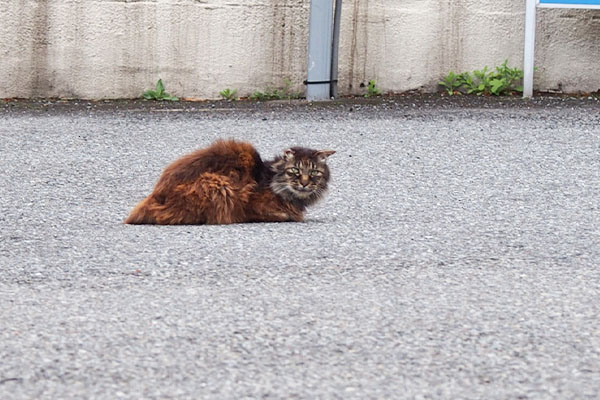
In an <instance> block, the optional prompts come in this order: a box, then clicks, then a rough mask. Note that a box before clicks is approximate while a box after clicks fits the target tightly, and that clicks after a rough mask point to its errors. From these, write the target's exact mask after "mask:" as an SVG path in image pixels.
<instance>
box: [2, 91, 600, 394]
mask: <svg viewBox="0 0 600 400" xmlns="http://www.w3.org/2000/svg"><path fill="white" fill-rule="evenodd" d="M428 99H429V100H427V101H424V100H422V98H420V97H419V96H414V98H413V97H410V96H408V97H402V98H399V99H392V100H386V101H384V102H378V101H358V100H357V101H351V100H350V101H344V102H339V103H337V102H336V103H333V104H328V105H318V104H315V105H308V104H305V103H301V102H292V103H286V102H275V103H270V104H262V105H253V104H244V105H236V104H231V103H221V102H217V103H192V104H171V105H169V106H163V105H160V106H159V105H156V106H153V105H152V104H151V105H148V104H146V103H133V104H126V103H123V102H115V103H102V102H100V103H92V102H89V103H86V102H67V103H64V102H33V103H31V104H29V103H23V102H21V103H18V104H17V103H14V104H13V103H10V102H9V103H4V104H3V105H2V107H0V121H1V123H0V171H1V175H0V176H1V178H0V194H1V201H0V226H1V227H2V228H1V229H0V399H9V400H11V399H263V398H265V399H598V398H600V101H599V100H598V98H597V97H596V98H576V99H566V100H565V99H556V98H553V99H547V100H544V99H541V100H537V101H529V102H528V101H523V100H520V99H518V100H511V101H505V100H502V101H500V100H496V99H477V100H476V101H475V100H474V103H473V104H471V103H469V101H468V100H464V99H461V100H460V101H461V102H463V103H460V104H459V105H457V104H458V103H453V99H442V100H439V101H438V100H435V99H434V100H431V97H428ZM217 138H237V139H240V140H246V141H249V142H251V143H253V144H254V145H255V146H256V148H257V149H258V150H259V152H260V153H261V155H262V156H263V157H264V158H270V157H272V156H274V155H276V154H279V153H280V152H281V151H283V150H284V149H286V148H288V147H290V146H293V145H302V146H307V147H313V148H323V149H333V150H336V151H337V153H336V154H335V155H333V156H332V157H330V161H329V165H330V168H331V174H332V181H331V184H330V192H329V194H328V196H327V197H326V198H325V200H324V201H322V202H321V203H320V204H318V205H317V206H315V207H313V208H311V209H309V211H308V213H307V215H306V222H304V223H279V224H239V225H228V226H130V225H125V224H123V223H122V222H123V220H124V219H125V218H126V216H127V215H128V213H129V212H130V210H131V209H132V208H133V207H134V206H135V205H136V204H137V203H138V202H139V201H140V200H141V199H143V198H144V197H145V196H146V195H147V194H149V193H150V191H151V190H152V188H153V186H154V184H155V183H156V181H157V179H158V177H159V176H160V174H161V172H162V170H163V169H164V168H165V167H166V166H167V165H168V164H169V163H170V162H172V161H174V160H175V159H177V158H178V157H180V156H182V155H184V154H186V153H189V152H191V151H192V150H195V149H197V148H200V147H203V146H206V145H208V144H210V143H211V142H212V141H214V140H215V139H217Z"/></svg>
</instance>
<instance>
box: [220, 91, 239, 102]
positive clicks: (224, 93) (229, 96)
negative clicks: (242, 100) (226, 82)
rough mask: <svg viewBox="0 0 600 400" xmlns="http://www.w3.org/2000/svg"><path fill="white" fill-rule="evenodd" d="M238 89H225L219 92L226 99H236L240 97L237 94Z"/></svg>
mask: <svg viewBox="0 0 600 400" xmlns="http://www.w3.org/2000/svg"><path fill="white" fill-rule="evenodd" d="M237 92H238V91H237V89H233V90H231V89H229V88H227V89H225V90H222V91H220V92H219V94H220V95H221V96H222V97H223V98H224V99H225V100H229V101H235V100H237V99H238V97H237V96H236V95H237Z"/></svg>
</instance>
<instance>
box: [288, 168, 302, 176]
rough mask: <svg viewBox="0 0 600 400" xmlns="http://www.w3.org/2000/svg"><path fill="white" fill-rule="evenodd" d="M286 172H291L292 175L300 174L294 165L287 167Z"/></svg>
mask: <svg viewBox="0 0 600 400" xmlns="http://www.w3.org/2000/svg"><path fill="white" fill-rule="evenodd" d="M288 172H289V173H290V174H293V175H298V174H300V170H299V169H298V168H296V167H292V168H288Z"/></svg>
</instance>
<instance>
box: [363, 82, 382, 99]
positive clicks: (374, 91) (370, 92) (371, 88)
mask: <svg viewBox="0 0 600 400" xmlns="http://www.w3.org/2000/svg"><path fill="white" fill-rule="evenodd" d="M380 94H381V89H379V88H378V87H377V82H375V79H371V80H370V81H369V85H368V86H367V93H366V94H365V97H373V96H379V95H380Z"/></svg>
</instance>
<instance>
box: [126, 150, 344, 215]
mask: <svg viewBox="0 0 600 400" xmlns="http://www.w3.org/2000/svg"><path fill="white" fill-rule="evenodd" d="M334 153H335V151H334V150H312V149H307V148H304V147H292V148H290V149H287V150H285V151H284V152H283V155H281V156H277V157H275V158H274V159H273V160H271V161H263V160H262V159H261V158H260V155H259V154H258V152H257V151H256V149H255V148H254V147H253V146H252V145H251V144H250V143H246V142H239V141H235V140H218V141H216V142H215V143H213V144H212V145H211V146H209V147H207V148H204V149H200V150H197V151H195V152H193V153H191V154H188V155H186V156H184V157H182V158H180V159H179V160H177V161H175V162H174V163H172V164H171V165H169V166H168V167H167V168H166V169H165V171H164V172H163V174H162V176H161V177H160V179H159V180H158V183H157V184H156V186H155V188H154V191H153V192H152V194H150V195H149V196H148V197H146V198H145V199H144V200H142V202H141V203H140V204H139V205H138V206H137V207H135V208H134V210H133V211H132V212H131V214H130V215H129V217H128V218H127V219H126V220H125V223H126V224H158V225H184V224H185V225H188V224H235V223H244V222H287V221H290V222H292V221H293V222H301V221H303V218H304V212H305V211H306V207H308V206H310V205H312V204H314V203H315V202H317V201H318V200H320V199H321V198H323V196H324V195H325V193H326V192H327V185H328V182H329V178H330V172H329V168H328V166H327V163H326V162H327V158H328V157H329V156H331V155H332V154H334Z"/></svg>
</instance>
